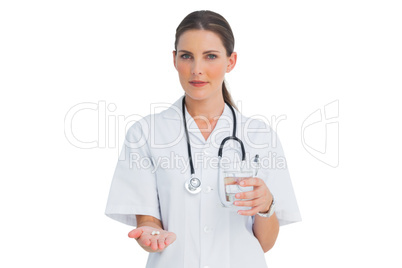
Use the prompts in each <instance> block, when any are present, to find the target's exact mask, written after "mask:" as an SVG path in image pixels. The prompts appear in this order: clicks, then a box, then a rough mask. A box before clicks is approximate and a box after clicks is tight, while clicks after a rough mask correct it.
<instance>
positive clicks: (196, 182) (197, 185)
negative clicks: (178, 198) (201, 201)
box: [184, 177, 201, 194]
mask: <svg viewBox="0 0 402 268" xmlns="http://www.w3.org/2000/svg"><path fill="white" fill-rule="evenodd" d="M184 187H186V190H187V191H188V192H189V193H191V194H198V193H199V192H200V191H201V181H200V179H199V178H196V177H191V178H190V179H188V180H187V181H186V183H185V184H184Z"/></svg>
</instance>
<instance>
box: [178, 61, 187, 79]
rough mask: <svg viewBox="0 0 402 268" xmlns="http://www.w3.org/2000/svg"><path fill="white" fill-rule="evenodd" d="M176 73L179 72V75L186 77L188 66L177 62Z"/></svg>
mask: <svg viewBox="0 0 402 268" xmlns="http://www.w3.org/2000/svg"><path fill="white" fill-rule="evenodd" d="M176 68H177V71H178V72H179V75H180V76H182V75H186V74H187V73H188V72H189V66H188V64H186V63H183V62H179V63H177V64H176Z"/></svg>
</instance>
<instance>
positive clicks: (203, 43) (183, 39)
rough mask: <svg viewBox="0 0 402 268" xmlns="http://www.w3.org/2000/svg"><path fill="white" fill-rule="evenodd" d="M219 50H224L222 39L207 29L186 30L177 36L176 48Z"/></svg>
mask: <svg viewBox="0 0 402 268" xmlns="http://www.w3.org/2000/svg"><path fill="white" fill-rule="evenodd" d="M181 49H184V50H188V51H192V50H194V51H197V50H212V49H213V50H219V51H224V50H225V47H224V46H223V43H222V40H221V38H220V37H219V35H217V34H216V33H214V32H212V31H207V30H188V31H185V32H184V33H183V34H182V35H181V36H180V38H179V42H178V43H177V50H181Z"/></svg>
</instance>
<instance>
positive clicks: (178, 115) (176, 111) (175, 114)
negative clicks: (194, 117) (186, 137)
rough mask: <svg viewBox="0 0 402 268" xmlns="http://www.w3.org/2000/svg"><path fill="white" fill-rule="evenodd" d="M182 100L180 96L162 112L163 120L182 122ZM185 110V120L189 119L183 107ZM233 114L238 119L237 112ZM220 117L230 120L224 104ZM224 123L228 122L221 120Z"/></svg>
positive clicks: (230, 112)
mask: <svg viewBox="0 0 402 268" xmlns="http://www.w3.org/2000/svg"><path fill="white" fill-rule="evenodd" d="M183 98H184V95H183V96H181V97H180V98H179V99H178V100H176V101H175V102H174V103H173V104H172V105H171V106H170V107H169V108H168V109H166V110H165V111H163V112H162V115H163V117H164V118H166V119H173V120H183V112H182V100H183ZM185 109H186V118H187V120H188V119H189V117H191V115H190V114H189V113H188V111H187V107H185ZM235 114H236V116H237V117H238V116H239V115H238V111H237V110H236V109H235ZM221 116H226V117H230V118H232V117H233V115H232V111H231V110H230V108H229V106H228V105H227V104H226V103H225V108H224V109H223V113H222V115H221ZM222 121H224V122H226V123H228V120H222Z"/></svg>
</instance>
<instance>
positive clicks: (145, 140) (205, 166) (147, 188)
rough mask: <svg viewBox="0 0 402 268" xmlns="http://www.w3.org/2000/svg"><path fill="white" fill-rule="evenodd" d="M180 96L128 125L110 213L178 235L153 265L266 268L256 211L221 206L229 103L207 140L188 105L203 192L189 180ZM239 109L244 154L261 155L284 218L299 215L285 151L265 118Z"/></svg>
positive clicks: (230, 150) (233, 146) (234, 146)
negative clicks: (155, 222)
mask: <svg viewBox="0 0 402 268" xmlns="http://www.w3.org/2000/svg"><path fill="white" fill-rule="evenodd" d="M182 98H183V96H182V97H180V98H179V99H178V100H177V101H176V102H175V103H174V104H173V105H172V106H171V107H170V108H168V109H166V110H164V111H163V112H161V113H158V114H152V115H148V116H146V117H144V118H143V119H141V120H139V121H137V122H136V123H134V124H133V125H132V126H131V127H130V128H129V130H128V131H127V135H126V144H125V145H123V148H122V151H121V154H120V157H119V161H118V163H117V166H116V170H115V173H114V176H113V181H112V185H111V188H110V193H109V198H108V202H107V207H106V212H105V213H106V215H107V216H109V217H111V218H112V219H115V220H117V221H120V222H123V223H125V224H128V225H132V226H136V224H137V223H136V217H135V215H151V216H153V217H155V218H157V219H160V220H161V221H162V224H163V227H164V229H165V230H168V231H171V232H174V233H175V234H176V235H177V239H176V241H175V242H174V243H173V244H171V245H170V246H169V247H167V248H166V249H165V250H164V251H163V252H160V253H150V254H149V258H148V262H147V266H146V267H148V268H159V267H163V268H166V267H171V268H193V267H197V268H198V267H200V268H201V267H208V268H237V267H239V268H244V267H253V268H260V267H261V268H262V267H267V265H266V262H265V258H264V252H263V250H262V248H261V245H260V243H259V242H258V240H257V238H256V237H255V236H254V235H253V231H252V223H253V220H254V217H250V216H241V215H238V214H237V213H236V211H237V210H240V209H245V208H243V207H234V208H224V207H222V205H221V203H220V201H219V196H218V169H217V156H218V149H219V146H220V144H221V141H222V140H223V139H224V138H225V137H227V136H231V135H232V128H233V118H232V117H233V116H232V112H231V110H230V108H229V107H228V106H227V105H226V104H225V108H224V111H223V114H222V115H221V117H220V118H219V120H218V122H217V124H216V126H215V128H214V130H213V132H212V133H211V134H210V136H209V137H208V140H207V141H205V139H204V137H203V136H202V134H201V132H200V130H199V128H198V127H197V125H196V123H195V121H194V120H193V118H192V117H191V116H190V114H189V113H188V112H187V108H186V119H187V127H188V132H189V138H190V144H191V150H192V158H193V162H194V168H195V174H196V177H198V178H200V179H201V181H202V191H201V192H200V193H198V194H196V195H193V194H190V193H189V192H188V191H187V190H186V189H185V187H184V183H185V181H186V180H188V179H189V177H190V168H189V162H188V152H187V142H186V136H185V132H184V126H183V116H182V111H181V110H182V109H181V107H182V106H181V103H182ZM235 112H236V117H237V131H236V136H237V137H238V138H240V139H241V140H242V141H243V143H244V146H245V151H246V159H247V160H250V159H252V157H254V156H255V154H259V156H260V159H261V168H260V170H259V173H258V175H257V177H260V178H262V179H263V180H264V181H265V183H266V184H267V186H268V188H269V189H270V191H271V192H272V193H273V195H274V196H275V201H276V216H277V217H278V220H279V223H280V225H284V224H288V223H292V222H297V221H300V220H301V217H300V213H299V209H298V206H297V202H296V198H295V195H294V192H293V188H292V183H291V180H290V177H289V173H288V169H287V167H286V164H285V163H286V162H285V161H284V160H285V159H284V154H283V151H282V147H281V144H280V142H279V140H277V139H276V136H275V133H274V132H273V130H272V129H270V127H269V126H267V125H266V124H265V123H264V122H263V121H261V120H256V119H254V120H251V119H250V118H247V117H245V116H243V115H241V114H240V113H239V112H238V111H237V110H235ZM247 131H248V132H247ZM263 145H265V148H262V147H264V146H263ZM267 146H268V147H267ZM257 147H261V148H257ZM223 152H224V153H223V155H224V156H225V157H227V158H230V159H231V161H235V160H236V159H238V158H236V156H238V155H239V154H238V153H239V152H240V146H239V144H238V143H237V142H234V141H229V142H227V143H226V144H225V149H224V151H223ZM264 161H265V162H264ZM274 162H275V163H274ZM273 165H276V166H273Z"/></svg>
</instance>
